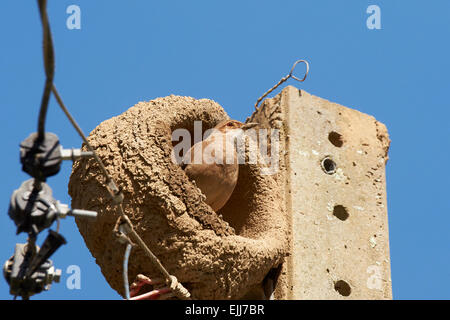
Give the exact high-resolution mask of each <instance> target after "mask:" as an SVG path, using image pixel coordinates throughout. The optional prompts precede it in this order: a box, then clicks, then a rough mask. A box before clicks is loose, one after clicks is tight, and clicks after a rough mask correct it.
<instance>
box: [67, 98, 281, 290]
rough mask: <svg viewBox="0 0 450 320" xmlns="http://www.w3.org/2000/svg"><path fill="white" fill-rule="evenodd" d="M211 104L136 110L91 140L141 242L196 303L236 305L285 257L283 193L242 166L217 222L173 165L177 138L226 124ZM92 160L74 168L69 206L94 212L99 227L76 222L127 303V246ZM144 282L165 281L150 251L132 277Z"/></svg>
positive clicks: (138, 257) (166, 101) (158, 102)
mask: <svg viewBox="0 0 450 320" xmlns="http://www.w3.org/2000/svg"><path fill="white" fill-rule="evenodd" d="M227 118H228V116H227V114H226V113H225V111H224V110H223V109H222V107H221V106H219V105H218V104H217V103H215V102H214V101H211V100H207V99H200V100H196V99H193V98H190V97H179V96H173V95H172V96H169V97H165V98H158V99H155V100H152V101H150V102H140V103H138V104H137V105H135V106H134V107H132V108H130V109H129V110H127V111H126V112H124V113H123V114H121V115H119V116H117V117H114V118H112V119H109V120H106V121H104V122H102V123H101V124H100V125H99V126H98V127H97V128H96V129H95V130H93V131H92V132H91V134H90V136H89V138H88V140H89V142H90V143H91V144H92V145H93V147H94V149H95V150H96V151H97V152H98V154H99V156H100V158H101V159H102V160H103V162H104V163H105V166H106V167H107V170H108V171H109V172H110V173H111V175H112V176H113V178H114V179H115V180H116V182H117V183H118V185H119V187H120V189H121V190H122V191H123V194H124V196H125V198H124V202H123V207H124V210H125V212H126V214H127V215H128V216H129V217H130V219H131V221H132V222H133V224H134V226H135V229H136V231H137V233H138V234H139V235H140V236H141V237H142V239H143V240H144V242H145V243H146V244H147V245H148V247H149V248H150V249H151V250H152V251H153V253H154V254H155V255H156V256H157V257H158V258H159V259H160V260H161V262H162V264H163V265H164V266H165V267H166V268H167V269H168V271H169V273H171V274H173V275H175V276H176V277H177V278H178V280H179V281H180V282H182V283H183V285H184V286H185V287H186V288H188V289H189V290H190V292H191V294H192V297H193V298H194V299H238V298H241V297H243V296H244V295H245V294H246V293H247V291H249V289H250V288H252V287H255V286H258V284H260V283H261V282H262V280H263V278H264V277H265V275H266V274H267V273H268V271H269V270H270V269H271V268H273V267H274V266H276V265H278V264H279V263H280V262H281V261H283V258H284V257H285V255H286V252H287V244H288V240H287V226H286V217H285V212H284V209H283V204H282V202H283V201H282V196H283V194H282V193H281V192H280V190H279V189H278V185H277V183H276V182H275V180H274V178H273V176H271V175H261V172H260V167H259V166H258V165H257V164H243V165H240V170H239V179H238V183H237V186H236V189H235V190H234V193H233V195H232V196H231V198H230V200H229V201H228V203H227V204H226V205H225V207H223V208H222V209H221V210H220V211H219V212H218V213H216V212H214V211H213V210H212V209H211V208H210V207H209V206H208V205H207V204H205V203H204V202H203V197H204V196H203V195H202V193H201V191H200V190H199V189H198V188H197V187H196V186H195V184H194V183H192V182H191V181H190V180H189V179H188V177H187V176H186V174H185V173H184V171H183V170H182V169H181V167H180V166H178V165H177V164H175V163H173V162H172V160H171V151H172V141H171V133H172V131H173V130H175V129H177V128H186V129H188V130H189V131H190V132H191V133H192V132H193V124H194V121H195V120H201V121H202V123H203V131H205V130H207V129H209V128H212V127H213V126H215V125H216V124H217V123H219V122H220V121H221V120H224V119H227ZM103 182H104V179H103V176H102V175H101V171H100V168H99V166H98V165H97V164H96V163H95V161H94V160H93V159H82V160H80V161H77V162H75V163H74V166H73V171H72V175H71V178H70V182H69V194H70V196H71V197H72V207H73V208H78V209H87V210H96V211H97V212H98V213H99V215H98V218H97V220H96V221H88V220H82V219H77V226H78V228H79V231H80V233H81V234H82V236H83V238H84V240H85V243H86V245H87V247H88V248H89V250H90V251H91V253H92V255H93V256H94V258H95V259H96V262H97V264H98V265H99V266H100V268H101V271H102V273H103V275H104V276H105V278H106V280H107V281H108V283H109V284H110V285H111V287H112V288H113V289H115V290H116V291H117V292H119V293H120V294H121V295H123V294H124V289H123V279H122V259H123V254H124V250H125V246H124V245H123V244H120V243H119V242H118V241H117V240H116V239H115V237H114V236H113V233H112V230H113V227H114V224H115V222H116V220H117V218H118V211H117V208H116V207H115V206H114V205H113V204H112V202H111V200H110V198H109V195H108V193H107V191H106V189H105V187H104V185H103ZM138 273H142V274H145V275H147V276H150V277H160V274H159V272H158V271H157V269H156V268H154V266H153V265H152V264H151V263H150V261H149V259H148V258H147V257H146V256H145V254H144V252H143V251H142V250H141V249H139V248H138V247H135V248H133V250H132V252H131V256H130V263H129V278H130V279H134V278H135V276H136V275H137V274H138Z"/></svg>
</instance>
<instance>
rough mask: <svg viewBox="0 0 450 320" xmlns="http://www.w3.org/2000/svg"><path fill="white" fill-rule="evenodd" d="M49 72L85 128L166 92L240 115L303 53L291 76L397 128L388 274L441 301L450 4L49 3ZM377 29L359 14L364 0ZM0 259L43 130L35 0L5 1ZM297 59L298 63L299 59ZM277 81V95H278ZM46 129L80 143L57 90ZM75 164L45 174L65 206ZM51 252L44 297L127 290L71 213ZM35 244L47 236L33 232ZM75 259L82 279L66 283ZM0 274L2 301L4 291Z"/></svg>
mask: <svg viewBox="0 0 450 320" xmlns="http://www.w3.org/2000/svg"><path fill="white" fill-rule="evenodd" d="M48 2H49V4H48V14H49V17H50V23H51V28H52V32H53V38H54V44H55V52H56V75H55V83H56V86H57V88H58V89H59V91H60V94H61V95H62V97H63V99H64V101H65V102H66V104H67V105H68V107H69V109H70V110H71V112H72V113H73V115H74V117H75V118H76V119H77V121H78V122H79V123H80V125H81V126H82V128H83V130H84V131H85V132H86V133H89V132H90V131H91V130H93V129H94V128H95V127H96V126H97V125H98V124H99V123H100V122H102V121H103V120H105V119H108V118H110V117H112V116H115V115H118V114H120V113H122V112H124V111H125V110H127V109H128V108H129V107H131V106H133V105H134V104H135V103H137V102H138V101H146V100H151V99H154V98H156V97H161V96H166V95H169V94H176V95H186V96H192V97H195V98H210V99H213V100H215V101H217V102H218V103H220V104H221V105H222V106H223V107H224V108H225V110H226V111H227V112H228V114H229V115H230V116H231V117H232V118H235V119H238V120H245V118H246V117H247V116H248V115H250V114H251V112H252V108H253V104H254V102H255V101H256V99H257V98H258V97H259V96H260V95H261V94H262V93H263V92H265V91H266V90H267V89H268V88H270V87H271V86H272V85H273V84H274V83H276V82H277V81H278V80H279V79H280V77H281V76H284V75H285V74H286V73H287V72H288V70H289V68H290V67H291V65H292V63H293V62H294V61H295V60H296V59H298V58H305V59H307V60H308V61H309V62H310V65H311V71H310V74H309V76H308V79H307V80H306V81H305V82H304V83H302V84H299V83H295V82H291V81H292V80H291V81H290V82H289V84H293V85H296V86H298V87H299V88H302V89H304V90H306V91H308V92H310V93H312V94H315V95H318V96H320V97H322V98H325V99H328V100H331V101H334V102H337V103H340V104H343V105H345V106H348V107H351V108H354V109H357V110H360V111H362V112H365V113H368V114H371V115H373V116H375V117H376V118H377V119H378V120H379V121H381V122H383V123H384V124H386V126H387V128H388V130H389V134H390V137H391V139H392V144H391V149H390V152H389V156H390V160H389V162H388V165H387V191H388V210H389V211H388V212H389V231H390V250H391V268H392V284H393V293H394V298H395V299H449V298H450V289H449V288H450V252H449V249H450V232H449V226H450V215H449V213H450V200H449V196H448V191H449V187H448V184H449V178H450V175H449V170H448V161H449V158H450V151H449V150H450V148H449V138H450V125H449V116H450V103H449V97H448V93H449V92H450V80H449V77H448V75H449V74H450V59H449V58H448V57H450V45H449V42H448V39H449V36H450V23H449V19H448V15H449V12H450V2H449V1H446V0H433V1H424V0H423V1H400V0H395V1H392V0H391V1H382V0H371V1H365V0H346V1H343V0H342V1H336V0H318V1H301V0H296V1H262V0H259V1H254V0H245V1H211V0H208V1H206V0H205V1H196V0H195V1H173V0H167V1H144V0H132V1H124V0H122V1H106V0H90V1H87V0H71V1H66V0H58V1H56V0H49V1H48ZM71 4H76V5H78V6H80V8H81V29H80V30H69V29H67V27H66V19H67V18H68V16H69V15H68V14H66V8H67V7H68V6H69V5H71ZM372 4H375V5H378V6H379V7H380V9H381V27H382V29H381V30H369V29H368V28H367V27H366V19H367V18H368V16H369V15H368V14H367V13H366V9H367V7H368V6H369V5H372ZM0 30H1V31H0V43H1V50H0V106H1V108H2V110H3V113H2V117H1V118H0V135H1V136H2V137H4V138H3V139H2V157H0V164H1V166H0V168H2V169H3V170H1V172H0V177H1V181H2V183H1V184H0V199H3V200H2V201H3V202H2V203H3V204H2V205H0V231H1V232H0V234H1V238H0V239H1V241H2V245H1V247H0V262H1V263H3V261H5V260H6V259H8V258H9V257H10V256H11V254H12V253H13V250H14V245H15V243H16V242H25V241H26V237H25V236H24V235H23V234H22V235H19V236H16V235H15V226H14V223H13V222H12V221H11V220H10V219H9V217H8V215H7V209H8V203H9V198H10V195H11V193H12V191H13V190H14V189H16V188H17V187H19V186H20V184H21V183H22V181H24V180H26V179H28V176H27V175H26V174H24V173H23V172H22V171H21V167H20V164H19V158H18V151H19V149H18V145H19V143H20V142H21V141H22V140H23V139H24V138H25V137H27V136H28V135H29V134H30V133H31V132H34V131H36V125H37V115H38V109H39V105H40V99H41V95H42V89H43V85H44V71H43V63H42V50H41V41H42V34H41V33H42V29H41V25H40V21H39V14H38V10H37V4H36V2H35V1H13V0H9V1H1V4H0ZM299 71H300V72H301V70H299ZM278 91H279V90H277V91H276V92H275V93H277V92H278ZM47 130H48V131H51V132H55V133H57V134H58V136H59V138H60V141H61V143H62V144H63V146H65V147H78V146H80V145H81V141H80V139H79V138H78V136H77V135H76V132H75V131H74V130H73V129H72V128H71V127H70V125H69V122H68V121H67V120H66V119H65V117H64V115H63V113H62V112H61V111H60V110H59V108H58V106H57V105H56V102H55V100H54V99H53V98H52V100H51V102H50V107H49V113H48V118H47ZM70 172H71V164H70V163H69V162H67V163H64V164H63V167H62V170H61V172H60V173H59V174H58V175H57V176H55V177H52V178H50V179H49V180H48V183H49V184H50V186H51V187H52V189H53V192H54V196H55V198H56V199H59V200H61V201H62V202H64V203H70V197H69V196H68V195H67V183H68V179H69V175H70ZM61 232H62V234H63V235H64V236H65V237H66V239H67V240H68V244H67V245H65V246H64V247H62V248H61V249H60V250H59V251H57V253H56V254H55V255H54V256H53V258H52V260H53V261H54V263H55V264H56V266H57V267H58V268H61V269H62V270H63V279H62V282H61V283H59V284H55V285H54V286H53V287H52V289H51V290H50V291H49V292H45V293H43V294H40V295H39V296H36V298H39V299H120V297H119V296H118V294H117V293H115V292H114V291H113V290H112V289H110V288H109V286H108V285H107V283H106V281H105V280H104V278H103V276H102V275H101V272H100V270H99V268H98V267H97V265H96V264H95V261H94V259H93V258H92V256H91V255H90V253H89V251H88V249H87V248H86V247H85V245H84V242H83V240H82V238H81V236H80V235H79V233H78V231H77V229H76V226H75V223H74V221H73V219H70V218H68V219H66V220H64V221H62V225H61ZM39 239H40V240H39V241H38V242H39V243H40V242H42V239H43V236H41V237H40V238H39ZM70 265H78V266H80V268H81V275H82V278H81V279H82V281H81V289H80V290H69V289H68V288H67V287H66V285H65V281H66V279H67V277H68V274H67V273H66V270H67V268H68V267H69V266H70ZM10 298H11V296H10V295H9V294H8V287H7V284H6V282H5V281H4V280H3V279H0V299H10Z"/></svg>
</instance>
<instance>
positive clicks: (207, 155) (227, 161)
mask: <svg viewBox="0 0 450 320" xmlns="http://www.w3.org/2000/svg"><path fill="white" fill-rule="evenodd" d="M257 125H258V123H253V122H251V123H242V122H240V121H237V120H224V121H221V122H220V123H219V124H217V125H216V126H215V127H214V128H213V130H212V133H211V134H209V135H207V136H206V138H205V139H204V140H202V141H199V142H197V143H196V144H194V145H193V146H192V147H191V148H190V149H189V151H188V152H186V154H185V155H184V157H183V160H182V168H184V171H185V173H186V175H187V176H188V177H189V179H190V180H193V181H195V185H196V186H197V187H198V188H199V189H200V190H201V191H202V193H203V194H204V195H205V197H206V199H205V202H206V204H208V205H209V206H210V207H211V208H212V209H213V210H214V211H215V212H217V211H218V210H220V209H221V208H222V207H223V206H224V205H225V204H226V203H227V201H228V200H229V198H230V196H231V194H232V193H233V191H234V188H235V187H236V183H237V180H238V175H239V163H238V154H237V150H236V147H235V143H234V141H235V138H236V137H237V136H238V135H239V134H243V133H244V131H245V130H248V129H250V128H254V127H255V126H257Z"/></svg>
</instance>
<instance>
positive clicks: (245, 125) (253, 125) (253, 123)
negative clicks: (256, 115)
mask: <svg viewBox="0 0 450 320" xmlns="http://www.w3.org/2000/svg"><path fill="white" fill-rule="evenodd" d="M256 126H259V123H256V122H249V123H245V124H244V125H243V126H242V127H241V129H242V130H248V129H251V128H254V127H256Z"/></svg>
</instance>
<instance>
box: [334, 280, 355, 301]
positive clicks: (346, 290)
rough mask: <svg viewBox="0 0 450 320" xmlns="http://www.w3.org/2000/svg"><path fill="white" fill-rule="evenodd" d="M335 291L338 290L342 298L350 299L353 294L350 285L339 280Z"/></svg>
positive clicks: (335, 285)
mask: <svg viewBox="0 0 450 320" xmlns="http://www.w3.org/2000/svg"><path fill="white" fill-rule="evenodd" d="M334 290H336V291H337V292H338V293H339V294H340V295H341V296H344V297H348V296H349V295H350V293H351V292H352V289H351V288H350V285H349V284H348V283H347V282H345V281H344V280H339V281H337V282H336V283H335V284H334Z"/></svg>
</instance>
